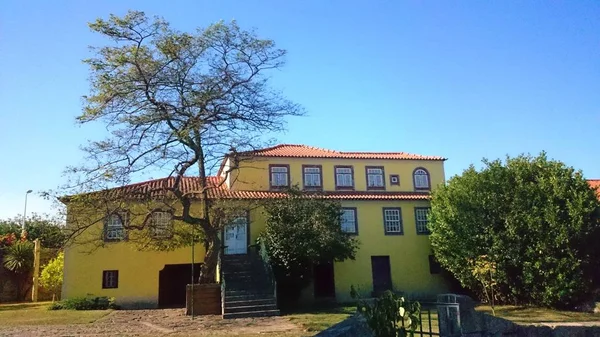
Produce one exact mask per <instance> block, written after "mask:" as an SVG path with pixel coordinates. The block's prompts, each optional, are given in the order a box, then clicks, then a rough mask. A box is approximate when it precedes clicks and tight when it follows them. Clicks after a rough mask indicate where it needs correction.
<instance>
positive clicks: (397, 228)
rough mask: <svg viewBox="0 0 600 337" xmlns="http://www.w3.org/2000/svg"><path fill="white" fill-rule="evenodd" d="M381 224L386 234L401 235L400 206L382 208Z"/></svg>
mask: <svg viewBox="0 0 600 337" xmlns="http://www.w3.org/2000/svg"><path fill="white" fill-rule="evenodd" d="M383 226H384V230H385V234H386V235H402V234H403V231H402V211H401V210H400V208H384V209H383Z"/></svg>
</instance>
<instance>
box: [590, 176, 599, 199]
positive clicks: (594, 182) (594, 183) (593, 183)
mask: <svg viewBox="0 0 600 337" xmlns="http://www.w3.org/2000/svg"><path fill="white" fill-rule="evenodd" d="M588 184H590V186H592V188H596V192H597V193H598V197H599V198H600V179H588Z"/></svg>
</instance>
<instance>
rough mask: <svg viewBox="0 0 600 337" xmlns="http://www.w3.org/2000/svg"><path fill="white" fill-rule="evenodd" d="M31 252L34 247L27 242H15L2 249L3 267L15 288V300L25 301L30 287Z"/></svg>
mask: <svg viewBox="0 0 600 337" xmlns="http://www.w3.org/2000/svg"><path fill="white" fill-rule="evenodd" d="M33 250H34V245H33V243H31V242H29V241H21V242H15V243H14V244H12V245H10V246H8V247H6V248H5V249H4V252H3V254H4V258H3V259H2V260H3V265H4V268H5V269H6V270H8V271H9V272H10V274H11V275H10V276H11V279H12V282H13V284H14V285H15V286H16V288H17V298H16V300H23V299H25V297H26V296H27V292H28V291H29V288H30V287H31V284H30V282H28V280H29V279H30V276H31V271H32V269H33V259H34V258H33Z"/></svg>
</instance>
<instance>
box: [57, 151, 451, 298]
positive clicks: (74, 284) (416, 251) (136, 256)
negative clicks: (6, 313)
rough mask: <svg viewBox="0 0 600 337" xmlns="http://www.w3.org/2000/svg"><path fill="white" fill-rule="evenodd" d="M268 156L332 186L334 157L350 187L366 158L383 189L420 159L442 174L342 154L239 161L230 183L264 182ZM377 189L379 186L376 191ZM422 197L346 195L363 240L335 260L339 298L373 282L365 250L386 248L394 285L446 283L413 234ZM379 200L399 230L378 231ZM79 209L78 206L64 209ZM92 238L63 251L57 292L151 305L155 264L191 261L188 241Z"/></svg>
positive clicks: (254, 231) (256, 228) (199, 254)
mask: <svg viewBox="0 0 600 337" xmlns="http://www.w3.org/2000/svg"><path fill="white" fill-rule="evenodd" d="M269 164H289V165H290V172H291V183H292V184H298V185H300V186H302V165H303V164H305V165H322V167H323V172H322V173H323V183H324V190H326V191H333V190H335V180H334V165H352V166H353V167H354V182H355V190H356V191H365V190H366V174H365V166H384V171H385V184H386V191H396V192H401V191H403V192H408V191H414V187H413V179H412V173H413V171H414V169H415V168H417V167H423V168H426V169H427V170H428V171H429V174H430V181H431V185H432V188H435V186H436V185H438V184H441V183H443V181H444V168H443V162H441V161H413V160H341V159H299V158H259V159H256V160H253V161H241V162H240V169H239V170H238V171H236V172H235V173H234V174H233V175H232V176H231V180H230V184H231V185H232V189H234V190H268V189H269V171H268V167H269ZM390 174H398V175H400V186H392V185H390V180H389V175H390ZM374 193H377V192H374ZM428 204H429V203H428V202H427V201H344V202H342V206H343V207H356V208H357V216H358V232H359V235H358V239H359V240H360V242H361V245H360V248H359V251H358V253H357V258H356V260H354V261H345V262H341V263H336V264H335V266H334V270H335V286H336V297H337V300H338V301H346V300H349V294H350V286H351V285H355V286H358V287H360V289H361V290H363V291H365V292H366V293H367V294H368V293H370V291H371V290H372V272H371V256H379V255H388V256H390V263H391V272H392V282H393V284H394V287H395V288H396V289H397V290H401V291H405V292H408V293H412V294H421V295H422V294H436V293H439V292H443V291H445V289H446V288H445V285H444V283H443V280H442V279H441V277H440V276H439V275H431V274H430V271H429V260H428V256H429V255H430V254H431V247H430V244H429V239H428V237H427V236H426V235H417V234H416V226H415V219H414V207H426V206H428ZM383 207H400V208H401V209H402V220H403V229H404V235H392V236H386V235H384V225H383V211H382V208H383ZM70 212H71V213H77V212H76V211H72V210H71V211H70ZM264 223H265V222H264V214H262V210H260V209H258V210H254V211H253V212H252V213H251V214H250V239H251V242H252V243H254V242H255V240H256V238H257V237H258V235H259V234H260V232H261V231H262V230H263V229H264ZM101 230H102V224H101V223H99V224H98V226H96V227H95V228H91V229H90V230H89V231H88V232H89V233H88V236H89V237H98V235H99V232H100V231H101ZM89 250H90V245H83V246H72V247H68V248H67V249H66V251H65V273H64V284H63V297H64V298H69V297H75V296H86V295H94V296H112V297H115V298H117V301H118V303H120V304H129V306H131V305H132V304H137V305H139V306H149V307H152V306H156V305H157V301H158V277H159V271H160V270H161V269H163V268H164V266H165V265H166V264H180V263H190V260H191V255H190V253H191V252H190V248H189V247H188V248H182V249H177V250H175V251H170V252H151V251H138V250H137V247H136V246H134V245H133V244H131V243H128V242H119V243H107V244H106V245H105V246H104V247H99V248H97V249H95V250H93V252H92V253H90V254H88V251H89ZM203 259H204V250H203V248H202V245H201V244H198V245H197V246H196V256H195V260H196V261H197V262H202V261H203ZM103 270H119V287H118V288H117V289H102V271H103Z"/></svg>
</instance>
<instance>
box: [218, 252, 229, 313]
mask: <svg viewBox="0 0 600 337" xmlns="http://www.w3.org/2000/svg"><path fill="white" fill-rule="evenodd" d="M222 256H223V250H220V251H219V259H218V260H217V265H218V267H219V281H220V282H221V315H225V291H226V290H227V288H226V287H225V273H224V272H223V263H222V261H221V257H222Z"/></svg>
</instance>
